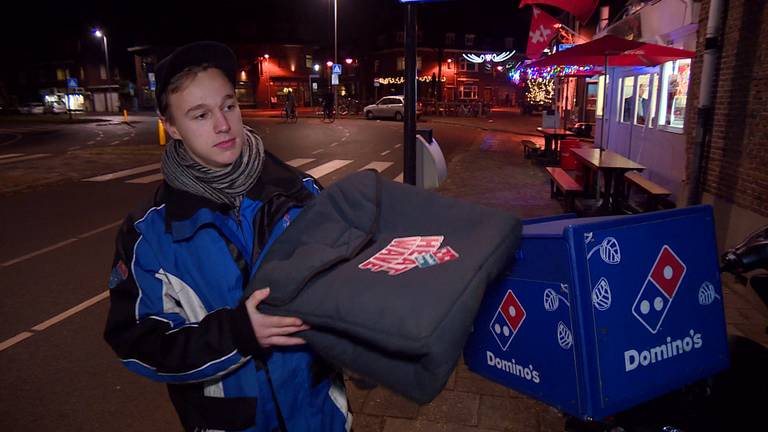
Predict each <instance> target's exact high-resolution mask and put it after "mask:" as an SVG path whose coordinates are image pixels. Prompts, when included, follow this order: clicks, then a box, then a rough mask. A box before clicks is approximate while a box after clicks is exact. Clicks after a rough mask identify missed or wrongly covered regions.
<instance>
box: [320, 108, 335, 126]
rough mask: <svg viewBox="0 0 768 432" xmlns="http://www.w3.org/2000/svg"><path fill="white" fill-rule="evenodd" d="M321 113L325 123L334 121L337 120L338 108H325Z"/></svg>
mask: <svg viewBox="0 0 768 432" xmlns="http://www.w3.org/2000/svg"><path fill="white" fill-rule="evenodd" d="M321 113H322V121H323V123H326V122H327V123H333V122H334V121H336V110H334V109H333V108H331V109H329V110H326V109H323V110H322V112H321Z"/></svg>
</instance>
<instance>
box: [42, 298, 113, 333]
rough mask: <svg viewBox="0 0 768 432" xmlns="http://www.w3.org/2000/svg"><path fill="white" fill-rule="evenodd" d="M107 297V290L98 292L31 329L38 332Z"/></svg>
mask: <svg viewBox="0 0 768 432" xmlns="http://www.w3.org/2000/svg"><path fill="white" fill-rule="evenodd" d="M107 297H109V291H104V292H103V293H101V294H99V295H97V296H95V297H91V298H89V299H88V300H86V301H84V302H82V303H80V304H79V305H77V306H75V307H73V308H70V309H68V310H66V311H64V312H62V313H60V314H58V315H56V316H55V317H53V318H51V319H48V320H46V321H43V322H41V323H40V324H38V325H36V326H34V327H32V330H34V331H38V332H39V331H43V330H45V329H47V328H48V327H50V326H52V325H54V324H56V323H59V322H61V321H64V320H65V319H67V318H69V317H71V316H72V315H74V314H76V313H78V312H80V311H82V310H84V309H87V308H89V307H91V306H93V305H95V304H96V303H98V302H100V301H102V300H104V299H105V298H107Z"/></svg>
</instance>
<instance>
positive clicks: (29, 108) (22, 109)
mask: <svg viewBox="0 0 768 432" xmlns="http://www.w3.org/2000/svg"><path fill="white" fill-rule="evenodd" d="M44 112H45V105H43V103H42V102H29V103H25V104H23V105H21V106H19V113H21V114H43V113H44Z"/></svg>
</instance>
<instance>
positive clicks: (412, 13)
mask: <svg viewBox="0 0 768 432" xmlns="http://www.w3.org/2000/svg"><path fill="white" fill-rule="evenodd" d="M407 8H408V9H407V12H406V24H405V119H404V124H403V134H404V137H403V144H404V145H403V182H404V183H407V184H412V185H415V184H416V6H415V5H413V4H411V3H408V6H407Z"/></svg>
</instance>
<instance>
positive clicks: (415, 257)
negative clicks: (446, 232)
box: [358, 236, 459, 276]
mask: <svg viewBox="0 0 768 432" xmlns="http://www.w3.org/2000/svg"><path fill="white" fill-rule="evenodd" d="M444 239H445V237H444V236H414V237H400V238H396V239H393V240H392V241H391V242H390V243H389V245H387V247H385V248H384V249H382V250H380V251H379V252H377V253H376V254H375V255H374V256H372V257H371V258H369V259H368V260H366V261H365V262H364V263H362V264H360V265H359V266H358V268H359V269H361V270H370V271H372V272H381V271H383V272H386V273H387V274H388V275H390V276H397V275H399V274H403V273H405V272H407V271H408V270H411V269H414V268H417V267H418V268H427V267H432V266H435V265H438V264H442V263H445V262H448V261H451V260H455V259H458V258H459V254H458V253H457V252H456V251H455V250H453V249H452V248H451V247H450V246H445V247H440V246H442V243H443V240H444Z"/></svg>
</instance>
